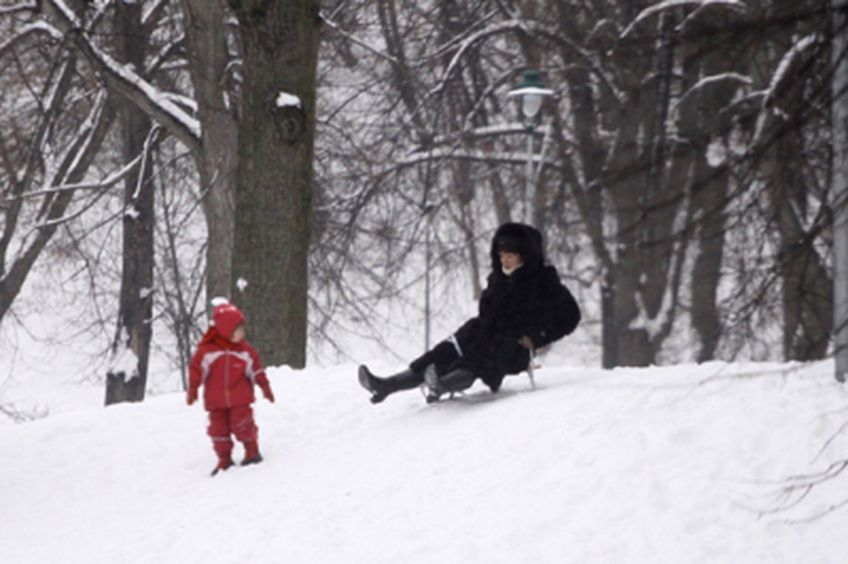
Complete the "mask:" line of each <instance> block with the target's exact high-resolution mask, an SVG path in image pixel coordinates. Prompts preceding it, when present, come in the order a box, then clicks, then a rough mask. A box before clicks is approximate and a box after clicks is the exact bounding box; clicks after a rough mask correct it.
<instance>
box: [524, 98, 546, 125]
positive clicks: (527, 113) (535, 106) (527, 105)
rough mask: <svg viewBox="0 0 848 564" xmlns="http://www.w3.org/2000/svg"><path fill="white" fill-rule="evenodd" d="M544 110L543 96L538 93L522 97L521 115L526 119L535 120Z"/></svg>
mask: <svg viewBox="0 0 848 564" xmlns="http://www.w3.org/2000/svg"><path fill="white" fill-rule="evenodd" d="M541 108H542V96H541V95H540V94H537V93H527V94H524V95H523V96H522V97H521V113H522V114H524V117H525V118H526V119H530V120H532V119H535V117H536V115H538V113H539V110H540V109H541Z"/></svg>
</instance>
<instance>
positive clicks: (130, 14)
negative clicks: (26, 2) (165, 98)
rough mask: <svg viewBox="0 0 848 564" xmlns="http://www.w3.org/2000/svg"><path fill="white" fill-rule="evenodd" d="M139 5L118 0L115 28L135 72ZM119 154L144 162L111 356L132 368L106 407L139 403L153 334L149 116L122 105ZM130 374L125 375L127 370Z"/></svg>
mask: <svg viewBox="0 0 848 564" xmlns="http://www.w3.org/2000/svg"><path fill="white" fill-rule="evenodd" d="M141 15H142V5H141V4H136V3H127V2H118V3H117V4H116V7H115V30H116V38H117V43H118V45H117V53H118V58H119V60H120V61H122V62H123V63H125V64H129V65H133V66H135V68H136V69H141V68H143V65H144V52H145V47H146V44H145V42H146V40H145V38H144V35H143V34H142V33H141ZM118 115H119V121H120V125H121V141H122V143H121V145H122V147H121V150H122V152H123V160H124V162H130V161H132V160H133V159H135V158H136V157H138V155H140V154H143V155H144V157H143V159H142V164H141V166H140V167H139V168H136V169H135V170H134V171H133V172H132V173H131V174H129V175H128V176H127V178H126V180H125V181H124V216H123V224H124V237H123V268H122V272H121V295H120V308H119V311H118V326H119V327H118V335H117V336H116V342H115V343H113V354H116V355H124V354H126V353H127V351H129V352H130V353H131V354H132V356H131V357H128V358H130V359H131V360H132V362H133V364H134V366H133V367H132V368H130V365H129V363H126V362H122V363H121V366H120V368H117V369H112V370H111V371H110V372H109V373H108V374H107V377H106V405H110V404H113V403H119V402H125V401H142V400H144V393H145V388H146V384H147V367H148V361H149V358H150V340H151V337H152V335H153V324H152V322H153V319H152V318H153V231H154V230H153V227H154V219H155V216H154V208H153V203H154V194H155V190H154V185H153V181H152V170H151V169H152V165H153V160H152V158H151V156H150V151H149V149H150V147H148V146H146V145H147V144H148V143H150V142H151V141H152V139H151V136H150V131H151V121H150V118H149V117H148V116H147V115H146V114H145V113H143V112H141V111H140V110H139V109H138V108H137V107H136V106H135V105H133V104H130V103H129V102H127V101H121V104H120V107H119V110H118ZM129 370H131V372H130V373H129V374H128V373H127V371H129Z"/></svg>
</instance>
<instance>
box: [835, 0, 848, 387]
mask: <svg viewBox="0 0 848 564" xmlns="http://www.w3.org/2000/svg"><path fill="white" fill-rule="evenodd" d="M832 7H833V17H832V26H833V28H832V29H833V47H832V55H831V56H832V58H833V67H834V70H833V86H832V89H831V90H832V97H833V98H832V100H833V101H832V112H833V115H832V116H831V123H832V124H833V125H832V128H833V166H832V171H833V172H832V178H831V184H832V186H833V215H834V217H833V239H834V243H833V247H834V248H833V256H834V259H833V260H834V267H833V270H834V274H833V318H834V341H835V343H834V346H835V348H836V374H835V377H836V379H837V380H838V381H839V382H845V380H846V375H848V3H847V2H846V1H845V0H832Z"/></svg>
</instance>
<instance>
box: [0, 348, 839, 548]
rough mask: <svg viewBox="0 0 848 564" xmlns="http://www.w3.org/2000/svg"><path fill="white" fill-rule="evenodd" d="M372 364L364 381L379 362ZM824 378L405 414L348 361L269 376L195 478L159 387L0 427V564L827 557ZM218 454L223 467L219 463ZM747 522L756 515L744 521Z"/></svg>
mask: <svg viewBox="0 0 848 564" xmlns="http://www.w3.org/2000/svg"><path fill="white" fill-rule="evenodd" d="M379 368H385V367H379ZM831 372H832V365H831V364H830V363H821V364H816V365H806V366H787V365H762V364H759V365H757V364H751V365H726V364H708V365H701V366H677V367H667V368H652V369H641V370H637V369H626V370H625V369H619V370H614V371H602V370H597V369H588V368H572V367H569V368H554V367H545V368H544V369H542V370H540V371H539V372H538V374H537V382H538V384H539V388H538V389H536V390H531V389H530V386H529V383H528V380H527V378H526V377H516V378H511V379H509V380H508V381H507V383H506V384H505V389H504V391H503V393H501V394H499V395H498V396H497V398H496V399H494V398H493V397H492V396H491V395H489V394H488V393H487V392H485V390H484V388H482V387H477V386H475V388H473V391H472V393H471V394H470V395H469V396H467V397H465V398H463V399H459V400H455V401H452V402H447V403H442V404H437V405H433V406H427V405H425V404H424V402H423V400H422V398H421V396H420V395H419V394H418V393H417V392H416V391H412V392H407V393H403V394H398V395H397V396H393V397H391V398H389V399H388V400H387V401H386V402H385V403H384V404H382V405H379V406H372V405H370V404H369V403H368V401H367V398H366V395H365V393H364V392H363V391H362V390H361V389H359V388H358V387H357V385H356V382H355V376H354V373H355V367H354V366H338V367H331V368H327V369H308V370H305V371H300V372H294V371H290V370H287V369H274V370H272V371H271V379H272V382H273V384H274V387H275V391H276V393H277V397H278V402H277V403H276V404H273V405H271V404H268V403H265V402H260V403H258V404H257V422H258V424H259V427H260V444H261V446H262V450H263V453H264V455H265V457H266V461H265V462H264V463H263V464H261V465H258V466H254V467H247V468H235V469H233V470H230V471H228V472H227V473H225V474H222V475H219V476H217V477H215V478H210V477H209V475H208V473H209V470H211V468H212V466H213V464H214V457H213V454H212V451H211V448H210V446H209V442H208V439H207V437H206V436H205V412H204V411H203V409H202V408H201V407H199V406H197V405H195V406H194V407H192V408H189V407H187V406H186V405H185V404H184V401H183V397H182V395H181V394H168V395H164V396H159V397H154V398H152V399H150V400H148V401H146V402H144V403H143V404H140V405H119V406H113V407H110V408H106V409H86V410H81V411H76V412H69V413H60V414H55V415H52V416H50V417H47V418H45V419H41V420H38V421H34V422H29V423H24V424H20V425H4V426H3V427H2V428H0V458H2V461H3V463H2V464H0V555H2V557H1V558H2V560H3V562H9V563H16V564H19V563H60V562H73V563H78V562H86V563H99V562H103V563H106V562H109V563H116V562H120V563H135V562H140V563H148V562H149V563H157V564H164V563H171V562H179V563H185V562H203V563H218V562H220V563H231V562H253V563H264V562H268V563H271V562H274V563H277V562H286V563H300V562H304V563H306V562H319V563H324V562H339V563H341V562H344V563H354V562H357V563H358V562H363V563H364V562H369V563H371V562H386V563H388V562H403V563H404V564H413V563H433V562H445V563H453V562H456V563H459V562H464V563H465V562H475V563H477V562H480V563H497V562H509V563H513V562H528V563H529V562H533V563H537V562H551V563H571V562H574V563H577V562H579V563H596V562H600V563H619V562H639V563H642V562H644V563H658V562H668V563H683V562H685V563H701V562H728V563H754V562H756V563H760V562H761V563H770V564H771V563H781V562H791V563H827V562H832V563H837V562H846V556H845V555H846V553H848V535H845V534H844V523H845V519H846V518H848V508H846V509H843V510H841V511H837V512H836V513H831V514H829V515H826V516H824V517H822V518H818V519H813V520H809V519H807V518H808V517H810V516H813V515H815V514H817V513H818V512H820V511H822V510H823V509H825V508H826V507H827V506H828V505H829V504H833V503H837V502H838V501H840V500H842V499H844V498H846V497H848V477H846V476H841V475H840V476H838V477H837V478H836V479H834V480H831V481H829V482H827V483H826V484H824V485H822V486H821V487H819V488H816V489H814V490H813V491H812V492H811V493H810V495H809V496H808V497H807V498H806V499H804V500H803V501H802V503H800V504H799V505H798V506H797V507H795V508H794V509H792V510H790V511H786V512H780V513H768V511H769V510H771V509H773V508H776V507H778V506H779V505H780V503H781V502H782V500H781V498H780V497H778V496H777V495H776V494H777V493H779V492H780V489H781V487H782V486H783V485H784V484H785V483H786V482H785V480H786V479H787V478H788V477H790V476H793V475H799V474H804V473H808V472H813V471H820V470H823V469H824V468H826V467H827V465H828V464H829V463H830V462H833V461H837V460H840V459H841V458H842V457H844V456H848V438H846V437H844V436H842V435H839V436H838V437H837V438H836V439H834V440H833V441H831V442H830V443H829V445H828V446H827V448H825V449H824V450H823V451H822V447H823V446H824V445H825V443H826V442H827V441H828V440H829V439H830V438H831V437H832V436H833V435H834V434H835V433H836V432H837V431H838V430H839V428H840V426H841V425H843V423H844V422H845V421H846V420H848V410H846V399H848V393H846V390H845V389H844V387H842V386H839V385H838V384H836V383H835V382H833V381H832V377H831ZM240 454H241V452H240V449H239V450H237V455H238V456H240ZM764 512H765V513H764Z"/></svg>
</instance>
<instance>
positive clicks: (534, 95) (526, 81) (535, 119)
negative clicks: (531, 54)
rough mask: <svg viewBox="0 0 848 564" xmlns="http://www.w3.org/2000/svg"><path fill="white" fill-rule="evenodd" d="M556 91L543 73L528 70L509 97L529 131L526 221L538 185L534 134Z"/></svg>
mask: <svg viewBox="0 0 848 564" xmlns="http://www.w3.org/2000/svg"><path fill="white" fill-rule="evenodd" d="M553 95H554V91H553V90H551V89H550V88H548V87H547V86H546V85H545V81H544V80H543V79H542V73H540V72H539V71H537V70H526V71H524V72H523V73H522V74H521V80H520V81H519V82H518V84H516V85H515V88H513V89H512V90H510V91H509V94H507V96H508V97H510V98H512V99H514V100H515V102H516V105H517V106H518V113H519V115H520V116H521V122H522V124H523V125H524V129H526V130H527V183H526V184H525V188H524V221H525V222H526V223H530V222H532V220H533V203H534V202H535V201H536V184H535V182H533V132H534V131H535V129H536V127H538V125H539V124H540V123H542V106H543V105H544V103H545V100H546V99H548V98H550V97H551V96H553Z"/></svg>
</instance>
